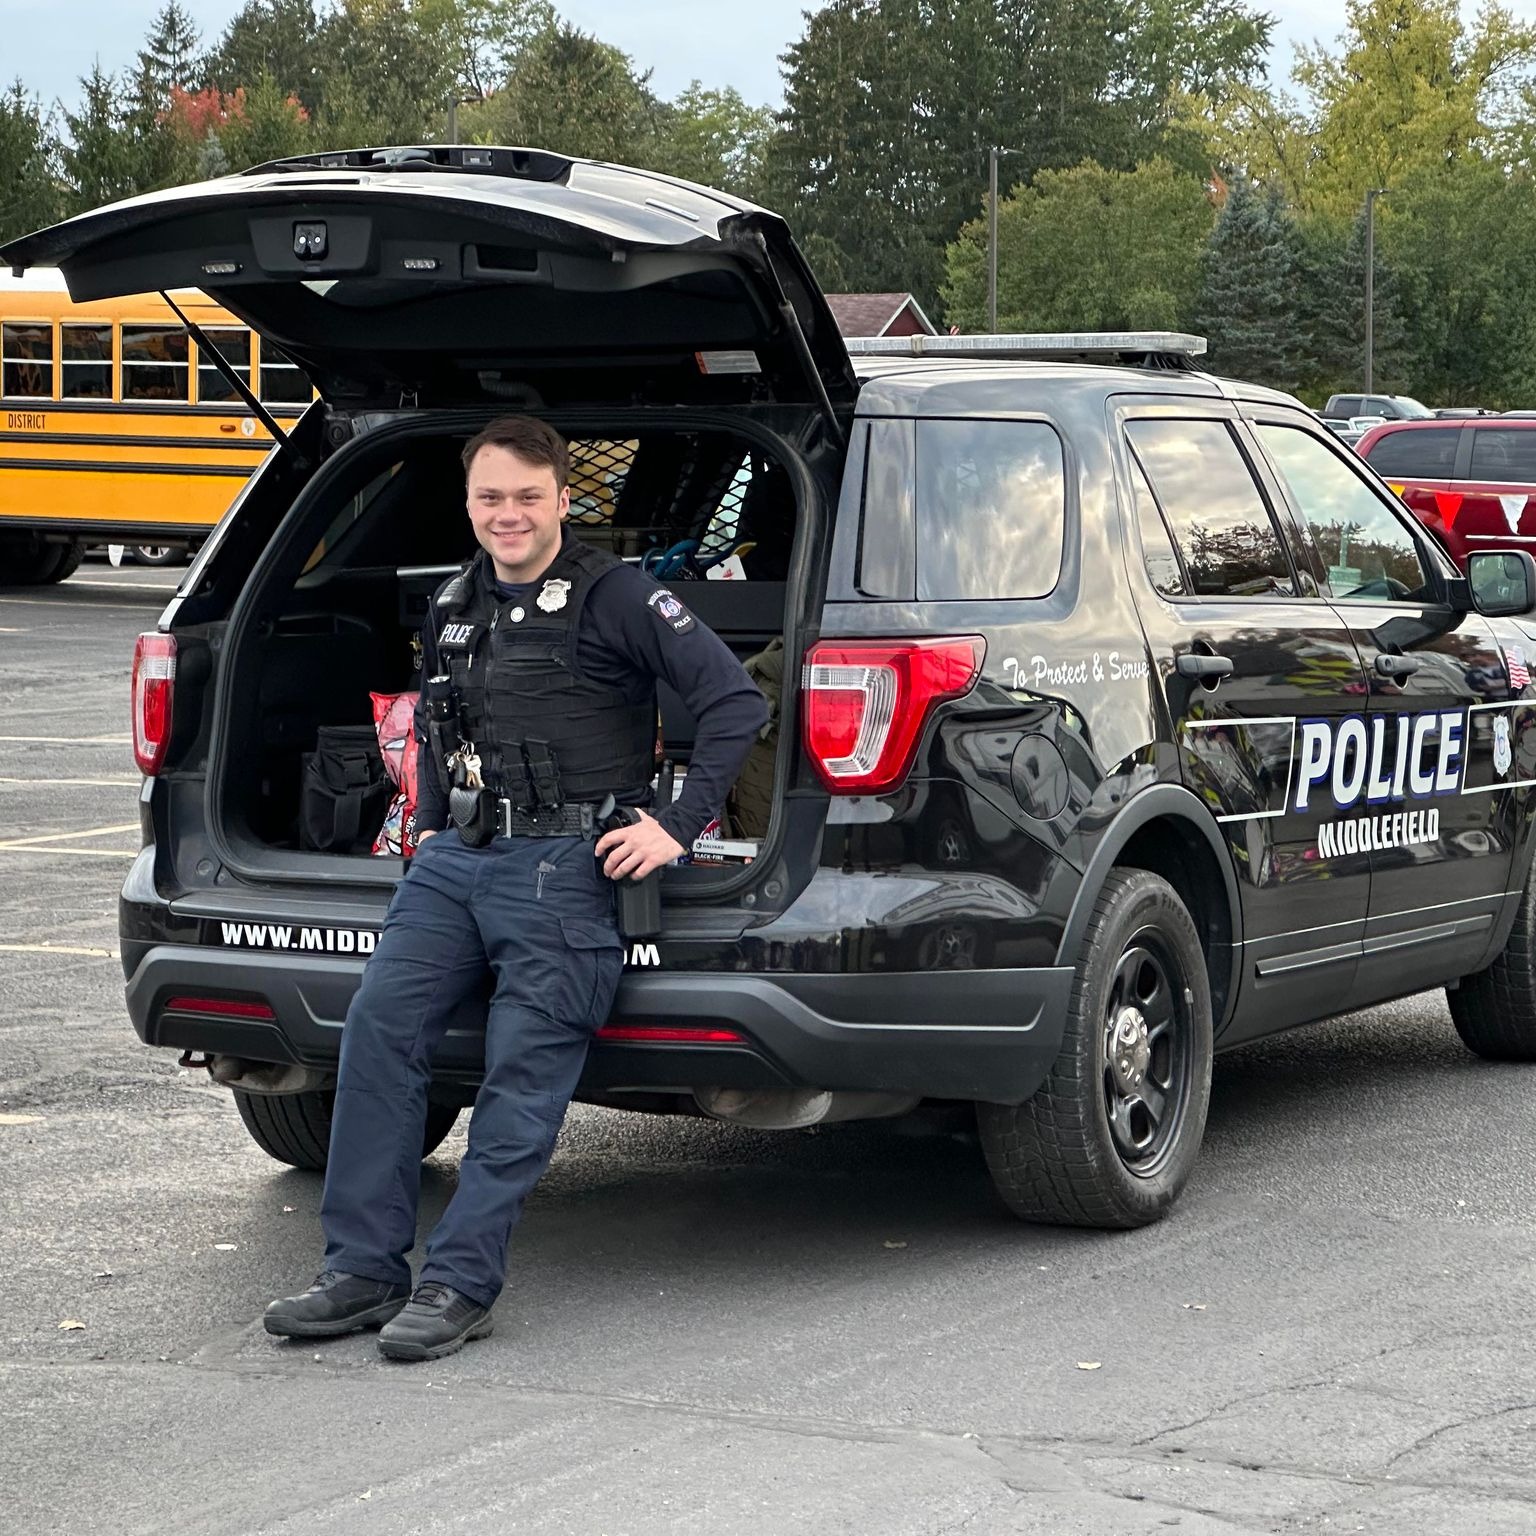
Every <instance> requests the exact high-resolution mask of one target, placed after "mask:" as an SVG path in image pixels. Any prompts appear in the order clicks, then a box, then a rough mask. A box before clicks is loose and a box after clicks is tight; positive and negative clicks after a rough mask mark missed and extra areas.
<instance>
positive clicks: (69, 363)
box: [59, 323, 112, 400]
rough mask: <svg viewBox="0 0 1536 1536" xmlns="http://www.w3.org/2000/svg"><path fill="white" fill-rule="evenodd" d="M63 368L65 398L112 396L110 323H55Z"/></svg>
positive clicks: (94, 398)
mask: <svg viewBox="0 0 1536 1536" xmlns="http://www.w3.org/2000/svg"><path fill="white" fill-rule="evenodd" d="M59 338H60V346H59V352H60V354H61V356H60V361H61V363H62V366H63V370H64V377H63V398H64V399H65V400H110V399H111V398H112V327H111V326H110V325H74V324H69V323H66V324H64V325H62V326H60V327H59Z"/></svg>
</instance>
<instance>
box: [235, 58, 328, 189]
mask: <svg viewBox="0 0 1536 1536" xmlns="http://www.w3.org/2000/svg"><path fill="white" fill-rule="evenodd" d="M218 142H219V148H220V151H221V152H222V154H223V156H224V158H225V160H226V161H227V162H228V164H229V168H230V169H231V170H245V169H247V168H248V167H250V166H253V165H265V164H266V163H267V161H269V160H282V159H284V158H286V157H287V156H289V155H302V154H305V153H306V152H308V151H309V150H312V149H314V148H316V145H315V142H314V133H313V131H312V129H311V127H310V120H309V114H308V113H307V112H306V111H305V110H304V107H303V105H302V104H301V103H300V101H299V100H298V98H297V97H296V96H290V95H289V94H288V93H287V92H286V91H284V90H283V88H282V86H281V85H279V84H278V82H277V80H276V78H275V77H274V76H272V75H271V74H262V75H261V76H260V78H259V79H257V81H256V83H255V84H254V85H252V86H251V88H250V89H249V90H242V91H241V92H239V95H238V101H237V104H236V106H235V109H234V110H233V111H232V112H231V113H230V114H229V120H228V121H227V122H226V123H225V124H224V126H223V128H222V129H220V131H219V139H218Z"/></svg>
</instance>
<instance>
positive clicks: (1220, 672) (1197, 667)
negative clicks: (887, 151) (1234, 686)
mask: <svg viewBox="0 0 1536 1536" xmlns="http://www.w3.org/2000/svg"><path fill="white" fill-rule="evenodd" d="M1173 669H1174V671H1175V672H1177V673H1178V674H1179V676H1180V677H1198V678H1199V679H1200V680H1201V681H1202V682H1206V681H1210V682H1218V681H1220V680H1221V679H1222V678H1224V677H1231V675H1232V658H1231V657H1230V656H1202V655H1200V654H1199V653H1198V652H1196V651H1186V652H1185V653H1184V654H1183V655H1182V656H1180V657H1179V658H1178V659H1177V660H1176V661H1175V662H1174V664H1173Z"/></svg>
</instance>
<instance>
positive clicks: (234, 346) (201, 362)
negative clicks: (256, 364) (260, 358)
mask: <svg viewBox="0 0 1536 1536" xmlns="http://www.w3.org/2000/svg"><path fill="white" fill-rule="evenodd" d="M203 335H204V336H206V337H207V338H208V340H209V342H210V343H211V344H212V345H213V346H214V347H215V348H216V349H217V350H218V353H219V355H220V356H221V357H222V358H223V359H224V361H225V362H226V363H228V364H229V366H230V367H231V368H233V369H234V370H235V372H236V373H238V374H239V375H240V377H241V378H242V379H244V380H245V382H246V384H247V385H249V383H250V382H251V333H250V332H249V331H233V330H224V329H214V328H213V327H210V326H204V327H203ZM197 398H198V399H199V400H200V401H202V402H203V403H204V404H205V405H206V404H210V403H212V402H215V401H217V402H219V403H223V402H225V401H229V400H239V399H240V396H239V394H238V393H237V392H236V390H235V386H234V385H233V384H231V383H230V382H229V380H228V379H226V378H225V377H224V375H223V374H222V373H220V372H219V370H218V369H217V368H216V367H215V366H214V365H213V364H212V363H211V362H210V361H208V357H207V354H206V353H205V352H204V351H203V350H202V349H201V348H199V349H198V354H197Z"/></svg>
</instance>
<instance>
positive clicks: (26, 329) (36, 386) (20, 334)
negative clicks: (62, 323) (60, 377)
mask: <svg viewBox="0 0 1536 1536" xmlns="http://www.w3.org/2000/svg"><path fill="white" fill-rule="evenodd" d="M0 359H3V369H0V371H3V374H4V384H3V386H0V393H3V394H6V395H9V396H11V397H12V398H13V399H18V400H50V399H52V398H53V327H52V326H51V325H49V324H47V323H46V322H39V323H38V324H36V325H3V326H0Z"/></svg>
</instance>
